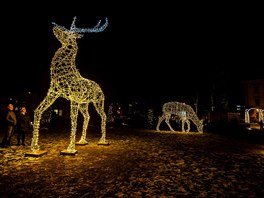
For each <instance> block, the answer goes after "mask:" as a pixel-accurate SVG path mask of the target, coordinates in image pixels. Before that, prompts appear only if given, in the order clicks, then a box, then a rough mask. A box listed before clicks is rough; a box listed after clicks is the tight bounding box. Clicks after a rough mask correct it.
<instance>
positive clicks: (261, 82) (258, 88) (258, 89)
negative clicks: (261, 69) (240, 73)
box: [244, 79, 264, 109]
mask: <svg viewBox="0 0 264 198" xmlns="http://www.w3.org/2000/svg"><path fill="white" fill-rule="evenodd" d="M244 88H245V105H246V107H248V108H251V107H254V108H258V109H264V79H258V80H247V81H244Z"/></svg>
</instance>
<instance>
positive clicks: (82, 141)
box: [78, 103, 90, 144]
mask: <svg viewBox="0 0 264 198" xmlns="http://www.w3.org/2000/svg"><path fill="white" fill-rule="evenodd" d="M88 106H89V104H87V103H85V104H81V106H80V112H81V114H82V115H83V128H82V136H81V138H80V140H79V142H78V144H86V143H87V139H86V135H87V129H88V124H89V120H90V115H89V111H88Z"/></svg>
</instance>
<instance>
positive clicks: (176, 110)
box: [156, 102, 203, 132]
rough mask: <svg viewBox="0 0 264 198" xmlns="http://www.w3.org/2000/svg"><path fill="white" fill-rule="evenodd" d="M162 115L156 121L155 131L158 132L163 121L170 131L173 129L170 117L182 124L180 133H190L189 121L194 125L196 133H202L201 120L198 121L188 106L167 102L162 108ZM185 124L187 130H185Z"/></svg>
mask: <svg viewBox="0 0 264 198" xmlns="http://www.w3.org/2000/svg"><path fill="white" fill-rule="evenodd" d="M162 112H163V114H162V115H161V116H160V117H159V119H158V124H157V126H156V130H157V131H159V130H160V129H159V127H160V124H161V122H162V121H163V120H165V122H166V124H167V125H168V127H169V128H170V130H171V131H174V129H173V128H172V127H171V125H170V122H169V121H170V119H171V116H172V115H173V116H176V117H178V118H179V119H180V120H181V122H182V131H183V132H185V131H186V132H189V131H190V120H192V122H193V123H194V124H195V125H196V127H197V130H198V132H203V120H199V118H198V116H197V115H196V113H195V112H194V110H193V108H192V107H191V106H190V105H187V104H185V103H180V102H167V103H165V104H164V105H163V106H162ZM185 123H187V130H185Z"/></svg>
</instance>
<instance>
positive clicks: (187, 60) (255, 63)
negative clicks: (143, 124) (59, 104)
mask: <svg viewBox="0 0 264 198" xmlns="http://www.w3.org/2000/svg"><path fill="white" fill-rule="evenodd" d="M8 4H10V5H9V6H8V7H6V9H7V13H8V14H4V13H2V14H1V18H2V22H1V23H2V25H1V26H2V27H1V40H2V51H1V57H2V63H1V78H0V79H1V81H0V86H1V87H0V88H1V93H2V95H3V94H13V93H17V92H23V91H32V92H36V93H38V94H40V95H43V96H45V94H46V92H47V90H48V88H49V82H50V78H49V72H50V63H51V59H52V57H53V55H54V53H55V51H56V50H57V49H58V48H59V47H60V43H59V41H57V40H56V38H55V36H54V35H53V33H52V27H53V25H52V22H56V23H57V24H59V25H61V26H64V27H66V28H70V25H71V23H72V20H73V17H74V16H77V21H76V26H77V27H79V28H91V27H93V26H94V25H96V24H97V22H98V21H99V20H102V23H103V22H104V21H105V17H107V18H108V21H109V25H108V27H107V28H106V29H105V31H104V32H101V33H87V34H85V36H84V37H83V38H82V39H80V40H78V44H79V51H78V55H77V58H76V65H77V68H78V69H79V71H80V73H81V74H82V75H83V77H85V78H89V79H91V80H94V81H96V82H97V83H98V84H99V85H100V86H101V87H102V89H103V90H104V92H105V95H106V99H107V100H128V99H143V100H151V101H155V100H172V99H173V100H184V99H185V98H188V97H189V96H190V95H195V94H194V93H198V92H199V93H200V94H203V93H205V92H208V91H209V90H210V89H211V85H212V81H218V83H220V84H221V83H222V82H224V84H225V85H224V86H225V87H226V88H228V89H230V90H229V92H230V93H233V94H234V95H236V94H237V93H236V92H235V90H237V89H236V86H238V85H241V82H242V81H243V80H247V79H257V78H263V74H264V72H263V44H264V42H263V35H264V32H263V18H264V17H263V11H262V10H260V6H259V5H256V4H254V5H253V4H252V5H251V4H234V5H231V4H230V3H229V4H225V3H222V4H220V3H215V4H201V3H195V4H192V3H186V4H176V3H172V2H171V3H168V2H164V1H163V2H156V3H153V2H151V3H142V2H136V1H131V2H126V3H117V2H116V3H109V2H108V3H106V2H102V1H97V2H96V3H91V2H85V3H78V2H72V3H71V4H70V2H69V3H67V4H66V3H65V2H64V3H63V2H62V3H61V4H59V3H57V4H55V3H48V2H45V3H43V4H42V3H36V4H29V5H26V4H25V3H23V4H22V3H20V4H17V3H14V2H10V3H8Z"/></svg>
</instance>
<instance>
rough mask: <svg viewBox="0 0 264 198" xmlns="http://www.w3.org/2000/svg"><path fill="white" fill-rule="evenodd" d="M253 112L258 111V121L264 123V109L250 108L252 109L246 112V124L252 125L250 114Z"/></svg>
mask: <svg viewBox="0 0 264 198" xmlns="http://www.w3.org/2000/svg"><path fill="white" fill-rule="evenodd" d="M251 110H252V111H256V113H257V116H256V117H257V119H258V122H260V121H262V122H264V118H263V113H264V109H257V108H250V109H246V110H245V123H250V116H249V112H250V111H251Z"/></svg>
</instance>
